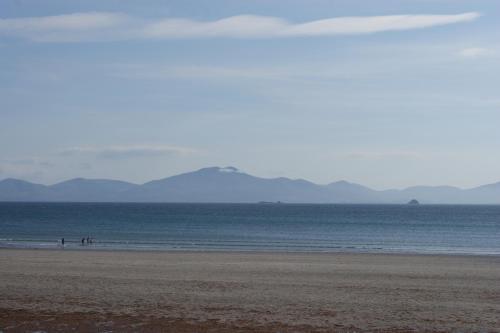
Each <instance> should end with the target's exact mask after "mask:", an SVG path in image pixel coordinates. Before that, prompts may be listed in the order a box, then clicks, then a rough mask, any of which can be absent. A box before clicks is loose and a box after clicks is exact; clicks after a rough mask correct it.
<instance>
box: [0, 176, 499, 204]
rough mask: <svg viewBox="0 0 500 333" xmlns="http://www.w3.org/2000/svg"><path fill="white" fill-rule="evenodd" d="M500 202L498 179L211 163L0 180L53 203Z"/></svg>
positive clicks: (12, 194) (13, 196) (20, 193)
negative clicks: (405, 183) (277, 172)
mask: <svg viewBox="0 0 500 333" xmlns="http://www.w3.org/2000/svg"><path fill="white" fill-rule="evenodd" d="M412 199H417V200H418V201H419V202H420V203H428V204H500V182H499V183H495V184H489V185H484V186H479V187H475V188H470V189H461V188H458V187H452V186H415V187H409V188H406V189H402V190H383V191H378V190H373V189H370V188H368V187H365V186H362V185H359V184H354V183H349V182H346V181H338V182H333V183H330V184H327V185H318V184H315V183H312V182H309V181H306V180H302V179H289V178H260V177H255V176H252V175H249V174H246V173H243V172H241V171H239V170H238V169H236V168H234V167H225V168H220V167H211V168H203V169H200V170H198V171H194V172H188V173H184V174H180V175H177V176H172V177H168V178H164V179H159V180H154V181H150V182H147V183H144V184H142V185H138V184H133V183H128V182H124V181H118V180H108V179H85V178H75V179H71V180H67V181H63V182H61V183H57V184H54V185H41V184H34V183H30V182H27V181H23V180H18V179H12V178H8V179H4V180H2V181H0V201H42V202H45V201H51V202H213V203H216V202H234V203H256V202H278V201H280V202H284V203H407V202H408V201H410V200H412Z"/></svg>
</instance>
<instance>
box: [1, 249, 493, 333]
mask: <svg viewBox="0 0 500 333" xmlns="http://www.w3.org/2000/svg"><path fill="white" fill-rule="evenodd" d="M0 267H1V270H0V295H1V297H0V330H1V331H3V332H26V331H37V330H38V331H48V332H57V331H60V332H68V331H81V332H87V331H108V332H109V331H116V332H129V331H130V332H132V331H133V332H138V331H141V332H144V331H145V332H160V331H161V332H353V331H356V332H363V331H367V332H368V331H369V332H374V331H375V332H406V331H419V332H420V331H428V332H443V331H457V332H458V331H460V332H469V331H477V332H480V331H481V332H497V331H500V283H499V282H498V281H500V258H499V257H493V256H491V257H487V256H484V257H478V256H437V255H399V254H398V255H396V254H347V253H335V254H304V253H302V254H301V253H243V252H139V251H136V252H132V251H92V250H89V251H67V250H14V249H2V250H0Z"/></svg>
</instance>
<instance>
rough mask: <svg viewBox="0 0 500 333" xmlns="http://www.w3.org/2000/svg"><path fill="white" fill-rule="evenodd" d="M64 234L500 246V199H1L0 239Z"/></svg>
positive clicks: (326, 246)
mask: <svg viewBox="0 0 500 333" xmlns="http://www.w3.org/2000/svg"><path fill="white" fill-rule="evenodd" d="M62 238H64V240H65V244H64V248H67V249H80V250H137V251H140V250H158V251H179V250H180V251H183V250H185V251H269V252H315V253H316V252H368V253H371V252H373V253H416V254H466V255H500V242H498V239H499V238H500V206H499V205H389V204H382V205H381V204H263V203H261V204H257V203H256V204H229V203H223V204H208V203H42V202H39V203H6V202H2V203H0V247H2V248H51V249H62V248H63V246H62V244H61V240H62ZM87 238H88V240H87ZM82 240H83V242H82ZM89 240H90V242H89ZM82 243H83V244H82Z"/></svg>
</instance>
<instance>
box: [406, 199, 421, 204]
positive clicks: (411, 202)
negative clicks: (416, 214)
mask: <svg viewBox="0 0 500 333" xmlns="http://www.w3.org/2000/svg"><path fill="white" fill-rule="evenodd" d="M408 205H420V202H418V200H417V199H411V200H410V201H408Z"/></svg>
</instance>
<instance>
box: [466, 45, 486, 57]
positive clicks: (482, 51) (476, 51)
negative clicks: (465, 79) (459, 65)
mask: <svg viewBox="0 0 500 333" xmlns="http://www.w3.org/2000/svg"><path fill="white" fill-rule="evenodd" d="M489 53H490V50H488V49H486V48H482V47H470V48H466V49H462V50H460V51H459V52H458V55H459V56H461V57H464V58H478V57H481V56H484V55H487V54H489Z"/></svg>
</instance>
